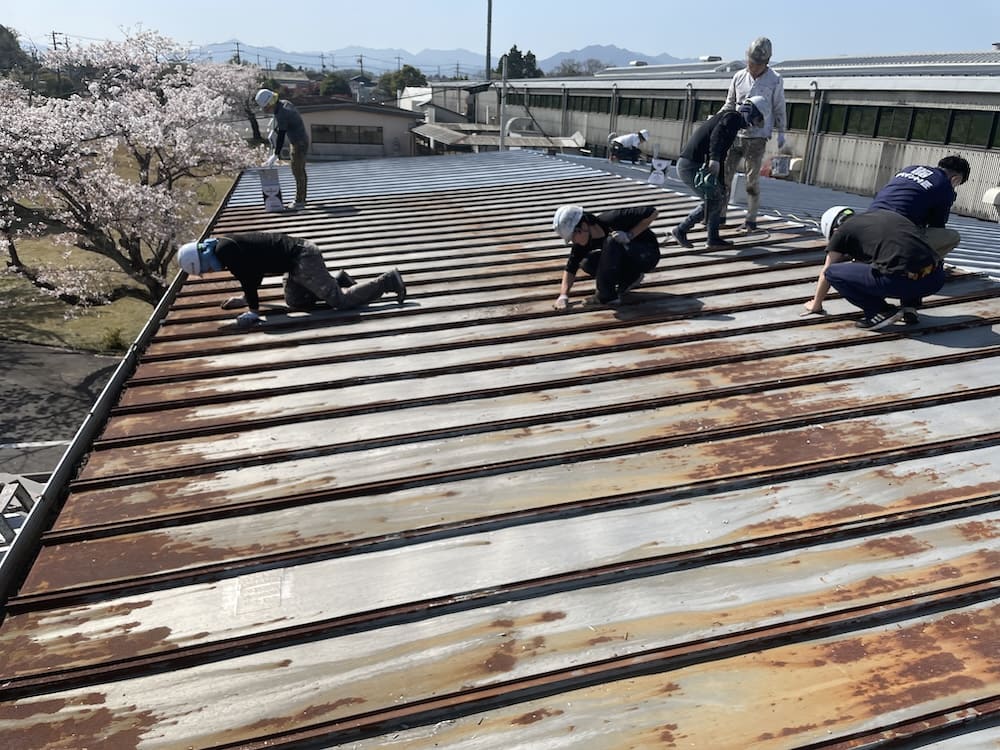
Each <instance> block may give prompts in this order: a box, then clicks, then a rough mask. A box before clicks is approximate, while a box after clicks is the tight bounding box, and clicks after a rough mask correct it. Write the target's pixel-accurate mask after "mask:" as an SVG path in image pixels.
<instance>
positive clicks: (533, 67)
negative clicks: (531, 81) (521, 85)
mask: <svg viewBox="0 0 1000 750" xmlns="http://www.w3.org/2000/svg"><path fill="white" fill-rule="evenodd" d="M506 57H507V77H508V78H544V77H545V73H543V72H542V71H541V70H539V68H538V64H537V62H536V61H535V53H534V52H532V51H531V50H528V51H527V52H526V53H524V54H521V50H519V49H518V48H517V45H516V44H515V45H514V46H513V47H511V48H510V52H508V53H507V55H506ZM496 72H497V73H498V74H499V75H503V58H501V59H500V64H499V65H497V70H496Z"/></svg>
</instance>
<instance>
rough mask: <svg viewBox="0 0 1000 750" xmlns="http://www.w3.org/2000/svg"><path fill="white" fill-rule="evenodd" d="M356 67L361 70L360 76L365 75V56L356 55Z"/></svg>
mask: <svg viewBox="0 0 1000 750" xmlns="http://www.w3.org/2000/svg"><path fill="white" fill-rule="evenodd" d="M358 66H359V67H360V68H361V75H364V74H365V56H364V55H358Z"/></svg>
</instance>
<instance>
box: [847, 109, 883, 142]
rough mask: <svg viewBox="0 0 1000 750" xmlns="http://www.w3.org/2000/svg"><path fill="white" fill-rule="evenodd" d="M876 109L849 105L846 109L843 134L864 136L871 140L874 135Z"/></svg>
mask: <svg viewBox="0 0 1000 750" xmlns="http://www.w3.org/2000/svg"><path fill="white" fill-rule="evenodd" d="M877 114H878V107H865V106H861V105H857V106H855V105H851V106H850V107H848V108H847V124H846V125H845V127H844V132H845V133H846V134H847V135H864V136H868V137H869V138H871V137H872V136H874V135H875V119H876V118H875V116H876V115H877Z"/></svg>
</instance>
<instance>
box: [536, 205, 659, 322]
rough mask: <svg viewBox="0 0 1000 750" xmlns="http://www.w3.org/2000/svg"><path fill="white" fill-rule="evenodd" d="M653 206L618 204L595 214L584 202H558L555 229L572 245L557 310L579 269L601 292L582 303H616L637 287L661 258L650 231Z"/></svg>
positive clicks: (562, 306)
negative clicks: (615, 207)
mask: <svg viewBox="0 0 1000 750" xmlns="http://www.w3.org/2000/svg"><path fill="white" fill-rule="evenodd" d="M657 215H658V214H657V210H656V208H655V207H654V206H638V207H634V208H619V209H615V210H612V211H605V212H603V213H601V214H598V215H596V216H595V215H594V214H590V213H587V212H586V211H585V210H584V209H583V207H582V206H560V207H559V209H558V210H557V211H556V213H555V216H553V218H552V229H553V230H554V231H555V232H556V234H558V235H559V236H560V237H562V238H563V239H564V240H565V241H566V243H567V244H569V245H572V247H571V248H570V253H569V258H568V259H567V261H566V267H565V269H564V270H563V275H562V285H561V287H560V288H559V297H558V299H556V303H555V308H556V309H557V310H564V309H566V306H567V305H568V304H569V290H570V288H571V287H572V286H573V282H574V281H575V280H576V274H577V271H579V270H580V269H581V268H582V269H583V270H584V272H585V273H588V274H590V275H592V276H593V277H594V279H595V281H596V285H597V293H596V294H594V295H593V296H591V297H588V298H587V299H586V300H584V305H588V306H590V305H614V304H618V303H620V302H621V301H622V296H623V295H624V294H625V292H627V291H629V290H630V289H633V288H634V287H636V286H638V284H639V283H640V282H641V281H642V277H643V275H644V274H645V273H646V272H648V271H652V270H653V269H654V268H656V264H657V263H659V262H660V243H659V241H658V240H657V239H656V235H655V234H653V232H652V231H651V230H650V228H649V225H650V224H652V223H653V222H654V221H655V220H656V217H657Z"/></svg>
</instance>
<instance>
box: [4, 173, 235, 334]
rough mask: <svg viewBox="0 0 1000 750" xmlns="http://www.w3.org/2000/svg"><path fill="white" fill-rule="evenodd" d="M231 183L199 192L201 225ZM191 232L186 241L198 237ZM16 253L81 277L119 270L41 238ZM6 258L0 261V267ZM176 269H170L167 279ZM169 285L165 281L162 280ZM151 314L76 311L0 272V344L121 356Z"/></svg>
mask: <svg viewBox="0 0 1000 750" xmlns="http://www.w3.org/2000/svg"><path fill="white" fill-rule="evenodd" d="M232 183H233V179H232V178H225V179H218V180H216V181H214V182H213V183H211V184H210V185H208V186H206V187H203V188H202V189H201V190H199V201H198V205H199V209H200V213H201V226H204V224H207V223H208V220H209V218H211V215H212V213H213V212H214V211H215V210H216V208H217V207H218V205H219V201H221V200H222V197H223V196H224V195H225V194H226V192H227V191H228V190H229V187H230V186H231V185H232ZM198 229H200V227H198V228H196V229H195V230H194V231H193V232H192V237H195V236H196V235H197V234H198ZM17 251H18V254H19V256H20V258H21V260H22V262H24V263H25V264H27V265H30V266H40V265H58V266H63V267H68V268H72V269H80V270H81V272H93V271H101V272H104V273H108V274H111V275H112V276H111V278H112V280H114V281H117V280H119V279H120V278H121V270H120V269H118V268H117V267H116V266H113V265H112V264H111V263H110V262H109V261H108V260H107V259H105V258H102V257H101V256H99V255H97V254H96V253H88V252H85V251H83V250H76V249H73V250H71V251H69V253H68V254H67V249H66V248H65V247H62V246H56V245H54V244H53V243H51V242H48V241H46V240H44V239H40V240H24V241H21V242H19V243H18V245H17ZM5 261H6V257H4V258H0V266H2V265H3V264H4V263H5ZM175 273H176V266H175V267H173V268H172V270H171V277H172V275H173V274H175ZM168 283H169V279H168ZM152 313H153V307H152V306H150V305H148V304H146V303H145V302H140V301H138V300H134V299H121V300H118V301H117V302H113V303H111V304H109V305H103V306H100V307H90V308H81V307H74V306H72V305H67V304H65V303H63V302H61V301H59V300H58V299H57V298H55V297H52V296H50V295H47V294H45V293H43V292H42V291H40V290H38V289H36V288H35V287H34V286H32V285H31V284H30V283H28V282H27V281H25V280H24V279H22V278H20V277H19V276H17V275H14V274H11V273H3V272H0V339H9V340H12V341H23V342H27V343H32V344H44V345H47V346H58V347H62V348H66V349H75V350H83V351H92V352H102V353H109V354H115V353H120V352H123V351H125V350H126V349H127V348H128V346H129V344H131V343H132V342H133V341H134V340H135V338H136V336H137V335H138V334H139V331H141V330H142V327H143V326H144V325H145V324H146V321H148V320H149V318H150V316H151V315H152Z"/></svg>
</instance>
